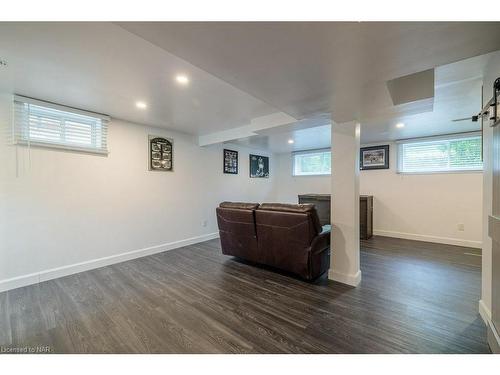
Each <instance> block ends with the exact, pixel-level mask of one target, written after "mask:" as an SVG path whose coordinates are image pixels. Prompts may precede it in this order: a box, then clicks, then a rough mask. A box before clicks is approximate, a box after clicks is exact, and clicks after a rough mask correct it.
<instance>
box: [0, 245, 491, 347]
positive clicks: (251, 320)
mask: <svg viewBox="0 0 500 375" xmlns="http://www.w3.org/2000/svg"><path fill="white" fill-rule="evenodd" d="M466 253H469V254H466ZM470 254H480V252H479V250H475V249H470V248H464V247H456V246H448V245H438V244H432V243H425V242H416V241H407V240H400V239H391V238H385V237H374V238H373V239H371V240H369V241H362V252H361V268H362V283H361V285H360V286H359V287H358V288H351V287H348V286H345V285H343V284H339V283H336V282H333V281H329V280H327V279H326V278H325V277H323V278H321V279H320V280H318V281H316V282H314V283H307V282H304V281H301V280H298V279H295V278H293V277H290V276H288V275H285V274H280V273H276V272H272V271H270V270H269V269H267V268H262V267H255V266H253V265H250V264H247V263H245V262H243V261H238V260H235V259H234V258H231V257H227V256H224V255H222V254H221V252H220V245H219V241H218V240H212V241H208V242H204V243H200V244H197V245H192V246H188V247H185V248H181V249H177V250H172V251H168V252H164V253H160V254H156V255H152V256H148V257H144V258H140V259H136V260H132V261H128V262H124V263H120V264H116V265H112V266H108V267H104V268H100V269H96V270H92V271H88V272H83V273H80V274H76V275H72V276H68V277H64V278H60V279H56V280H51V281H48V282H44V283H40V284H38V285H33V286H28V287H24V288H19V289H15V290H11V291H8V292H4V293H0V347H2V346H3V347H4V348H6V347H23V346H49V347H50V349H51V350H52V351H53V352H56V353H488V352H489V349H488V346H487V343H486V328H485V326H484V324H483V322H482V321H481V318H480V316H479V314H478V312H477V310H478V300H479V298H480V288H481V268H480V267H481V266H480V265H481V258H480V256H476V255H470Z"/></svg>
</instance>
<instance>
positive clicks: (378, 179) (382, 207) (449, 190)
mask: <svg viewBox="0 0 500 375" xmlns="http://www.w3.org/2000/svg"><path fill="white" fill-rule="evenodd" d="M379 144H382V143H379ZM384 144H387V142H386V143H384ZM389 144H390V169H386V170H372V171H361V172H360V194H365V195H373V197H374V231H375V234H379V235H384V236H394V237H400V238H409V239H415V240H424V241H433V242H442V243H450V244H456V245H464V246H473V247H481V240H482V219H481V218H482V216H481V215H482V178H483V177H482V173H477V172H474V173H449V174H441V173H440V174H428V175H423V174H422V175H403V174H397V173H396V166H397V159H396V154H397V149H396V145H395V144H394V143H390V142H389ZM275 159H276V165H277V169H278V170H277V175H276V181H277V182H276V187H275V193H274V197H275V200H277V201H283V202H295V203H296V202H297V195H298V194H303V193H325V194H329V193H330V191H331V190H330V177H329V176H326V177H325V176H316V177H305V176H304V177H293V176H292V175H291V170H292V167H291V163H292V161H291V155H290V154H279V155H276V157H275ZM459 223H462V224H464V227H465V230H464V231H463V232H462V231H458V228H457V224H459Z"/></svg>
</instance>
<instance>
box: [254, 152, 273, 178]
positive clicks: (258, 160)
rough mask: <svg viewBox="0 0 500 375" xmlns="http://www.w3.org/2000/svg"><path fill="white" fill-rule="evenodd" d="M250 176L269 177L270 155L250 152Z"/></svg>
mask: <svg viewBox="0 0 500 375" xmlns="http://www.w3.org/2000/svg"><path fill="white" fill-rule="evenodd" d="M250 177H251V178H269V157H267V156H261V155H252V154H250Z"/></svg>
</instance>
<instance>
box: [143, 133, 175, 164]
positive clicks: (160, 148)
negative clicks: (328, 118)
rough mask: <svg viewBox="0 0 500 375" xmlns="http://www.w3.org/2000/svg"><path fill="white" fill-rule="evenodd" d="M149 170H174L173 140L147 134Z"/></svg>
mask: <svg viewBox="0 0 500 375" xmlns="http://www.w3.org/2000/svg"><path fill="white" fill-rule="evenodd" d="M148 159H149V170H150V171H163V172H173V170H174V140H173V139H170V138H163V137H157V136H153V135H150V136H149V157H148Z"/></svg>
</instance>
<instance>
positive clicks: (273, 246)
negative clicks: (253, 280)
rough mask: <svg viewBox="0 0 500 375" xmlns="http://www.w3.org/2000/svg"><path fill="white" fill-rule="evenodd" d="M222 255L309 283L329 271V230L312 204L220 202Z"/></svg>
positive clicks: (218, 214)
mask: <svg viewBox="0 0 500 375" xmlns="http://www.w3.org/2000/svg"><path fill="white" fill-rule="evenodd" d="M216 211H217V223H218V224H219V234H220V241H221V247H222V253H223V254H226V255H233V256H236V257H239V258H242V259H246V260H249V261H251V262H255V263H260V264H265V265H268V266H271V267H275V268H279V269H281V270H284V271H288V272H291V273H294V274H296V275H298V276H300V277H302V278H304V279H307V280H313V279H315V278H317V277H318V276H320V275H322V274H323V273H324V272H326V271H327V270H328V268H329V267H330V230H329V228H327V226H325V227H322V226H321V224H320V222H319V218H318V214H317V212H316V209H315V207H314V205H312V204H281V203H263V204H261V205H259V204H258V203H239V202H223V203H221V204H220V205H219V207H217V209H216Z"/></svg>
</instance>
